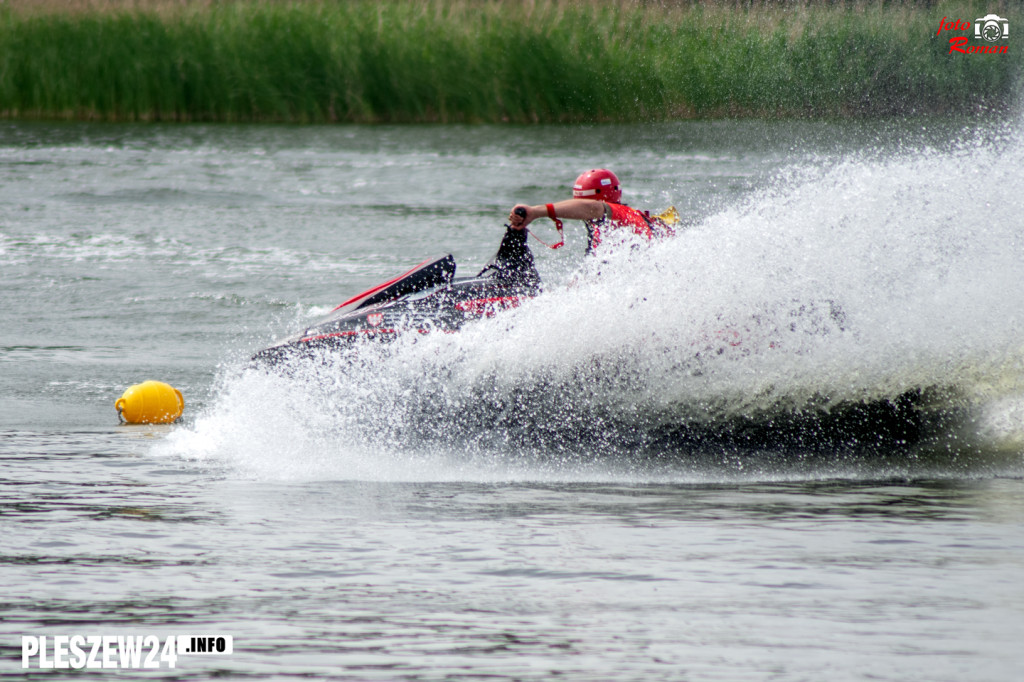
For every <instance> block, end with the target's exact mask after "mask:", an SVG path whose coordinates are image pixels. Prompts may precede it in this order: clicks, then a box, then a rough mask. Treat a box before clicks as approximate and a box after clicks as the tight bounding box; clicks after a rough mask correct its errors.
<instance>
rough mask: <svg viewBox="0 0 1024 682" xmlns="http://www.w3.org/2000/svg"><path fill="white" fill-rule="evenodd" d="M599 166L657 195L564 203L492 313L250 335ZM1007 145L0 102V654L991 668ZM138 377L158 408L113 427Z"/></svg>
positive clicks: (397, 674)
mask: <svg viewBox="0 0 1024 682" xmlns="http://www.w3.org/2000/svg"><path fill="white" fill-rule="evenodd" d="M596 166H607V167H611V168H613V169H614V170H615V171H616V172H617V173H618V174H619V177H620V178H622V180H623V184H624V188H625V199H626V201H628V202H629V203H631V204H634V205H637V206H640V207H643V208H650V209H654V210H660V209H663V208H666V207H667V206H669V205H674V206H676V207H677V208H678V209H679V212H680V213H681V214H682V215H683V216H684V220H685V223H686V227H685V228H684V229H681V230H680V231H679V234H678V235H677V236H676V237H675V238H674V239H672V240H669V241H666V242H661V243H657V244H654V245H651V246H643V247H640V248H620V249H618V250H615V249H610V250H608V252H607V253H606V254H604V255H603V256H602V257H601V259H600V260H598V259H592V258H584V256H583V251H584V236H583V235H584V231H583V229H582V228H581V227H580V226H579V225H572V224H567V233H566V237H567V245H566V247H565V248H563V249H561V250H558V251H551V250H548V249H545V248H544V247H543V246H541V245H540V244H539V242H533V248H534V253H535V255H536V257H537V260H538V267H539V269H540V271H541V274H542V276H543V278H544V280H545V283H546V284H545V287H546V291H545V293H544V295H543V296H541V297H540V298H538V299H537V300H536V301H533V302H531V303H530V304H528V305H525V306H523V307H522V308H520V309H518V310H515V311H509V312H507V313H505V314H502V315H499V316H496V317H495V318H493V319H489V320H484V321H481V322H479V323H477V324H475V325H472V326H470V327H467V328H466V329H465V330H464V331H463V332H462V333H460V334H456V335H448V334H436V335H427V336H422V337H419V338H416V339H411V338H402V339H400V340H398V341H397V342H395V343H394V344H392V345H390V346H388V347H387V348H386V349H384V350H381V349H374V348H367V349H365V350H364V352H362V353H360V355H359V357H358V358H355V359H352V360H349V361H344V362H342V361H336V362H334V361H332V362H326V363H307V365H303V366H300V367H298V368H296V369H295V371H293V372H291V373H290V374H279V373H275V372H268V371H264V370H260V369H254V368H251V367H249V366H248V364H247V359H248V358H249V357H250V356H251V355H252V354H253V353H254V352H256V351H257V350H259V349H260V348H263V347H265V346H267V345H269V344H271V343H272V342H273V341H274V340H276V339H278V338H281V337H284V336H287V335H289V334H291V333H292V332H294V331H296V330H298V329H300V328H301V327H302V326H303V325H304V324H308V323H309V322H311V321H312V320H315V319H316V318H317V317H318V316H320V315H323V314H325V313H327V312H328V311H330V310H331V309H332V308H333V307H334V306H335V305H337V304H338V303H339V302H341V301H342V300H344V299H346V298H348V297H349V296H351V295H352V294H354V293H357V292H359V291H361V290H363V289H365V288H367V287H369V286H371V285H373V284H375V283H377V282H380V281H383V280H385V279H388V278H390V277H393V276H394V275H396V274H398V273H401V272H403V271H405V270H406V269H408V268H410V267H412V266H413V265H415V264H416V263H419V262H420V261H422V260H423V259H424V258H426V257H428V256H432V255H436V254H443V253H452V254H454V255H455V258H456V260H457V261H458V263H459V264H460V266H459V274H466V273H472V272H473V271H474V269H475V268H479V267H480V266H481V265H482V264H483V263H485V262H486V261H487V259H488V258H489V257H490V255H491V254H492V253H493V251H494V250H495V248H496V247H497V243H498V240H499V238H500V236H501V234H502V231H503V228H502V223H503V222H504V221H505V217H506V216H507V214H508V210H509V208H510V207H511V206H512V205H513V204H514V203H516V202H521V201H522V202H529V203H543V202H547V201H553V200H557V199H560V198H563V197H567V196H568V194H569V189H568V188H569V185H570V184H571V181H572V180H573V179H574V178H575V177H576V175H577V174H578V173H579V172H580V171H582V170H585V169H588V168H592V167H596ZM1022 167H1024V126H1022V125H1021V124H1020V123H1019V122H1009V123H1007V122H999V121H988V122H983V121H949V120H919V121H910V122H901V123H898V124H888V123H871V124H868V123H841V124H837V123H809V122H805V123H793V122H788V123H766V122H757V121H751V122H730V121H726V122H680V123H666V124H656V125H628V126H611V125H609V126H594V127H576V126H573V127H569V126H550V127H546V126H533V127H515V126H472V127H463V126H404V127H391V126H364V127H349V126H331V127H290V126H266V127H264V126H239V127H235V126H200V125H194V126H193V125H188V126H161V125H101V124H29V123H4V124H2V126H0V287H2V288H0V291H2V294H0V296H2V298H0V300H2V306H0V460H2V466H3V470H2V473H0V524H2V525H0V530H2V533H0V651H2V654H0V677H3V678H5V679H6V678H11V679H14V678H18V679H36V678H40V679H42V678H43V677H45V678H46V679H52V678H53V676H54V675H57V676H60V675H81V674H83V673H80V672H78V671H75V670H64V671H63V672H61V671H53V670H47V669H40V667H39V665H38V663H39V659H38V658H35V659H29V665H28V667H26V668H23V667H22V663H23V661H22V638H23V637H25V636H30V637H37V636H43V635H45V636H47V637H50V638H52V637H54V636H59V635H86V636H88V635H140V636H141V635H156V636H158V637H160V638H165V637H168V636H170V635H231V636H232V637H233V653H231V654H230V655H218V656H182V657H180V658H178V660H177V662H176V667H175V668H174V669H173V670H171V669H169V668H168V666H166V665H164V666H163V667H162V669H161V670H159V671H154V670H149V671H141V670H140V671H136V672H126V673H121V674H122V675H126V676H128V675H140V676H146V677H166V678H168V679H186V680H201V679H214V678H217V679H225V678H226V679H251V678H261V679H350V680H441V679H484V678H486V679H496V680H548V679H556V678H557V679H566V680H730V681H731V680H808V681H816V680H826V679H827V680H928V681H929V682H934V681H938V680H949V681H950V682H953V681H956V682H960V681H962V680H999V681H1002V680H1006V681H1010V680H1016V679H1019V676H1020V671H1021V669H1022V668H1024V649H1022V647H1021V642H1022V641H1024V240H1022V238H1021V234H1022V228H1024V222H1022V221H1024V219H1022V216H1024V174H1022V173H1021V172H1020V169H1021V168H1022ZM534 229H535V231H536V233H537V235H538V236H539V237H541V238H542V239H545V240H547V241H551V240H552V239H553V238H554V237H555V233H554V230H553V229H552V228H551V225H550V223H546V222H545V221H539V222H538V223H537V224H536V225H535V226H534ZM598 270H599V271H600V272H599V273H598ZM146 379H158V380H162V381H166V382H168V383H170V384H172V385H174V386H176V387H177V388H179V389H180V390H181V391H182V392H183V394H184V396H185V400H186V410H185V415H184V419H183V420H182V422H181V423H179V424H175V425H170V426H129V425H121V424H119V423H118V417H117V414H116V412H115V410H114V401H115V400H116V399H117V398H118V397H119V396H120V394H121V393H122V392H123V391H124V390H125V389H126V388H127V387H128V386H130V385H131V384H135V383H138V382H141V381H143V380H146ZM51 654H52V652H51ZM109 673H110V671H106V672H104V671H86V673H85V674H93V675H96V676H98V677H101V676H105V675H107V674H109Z"/></svg>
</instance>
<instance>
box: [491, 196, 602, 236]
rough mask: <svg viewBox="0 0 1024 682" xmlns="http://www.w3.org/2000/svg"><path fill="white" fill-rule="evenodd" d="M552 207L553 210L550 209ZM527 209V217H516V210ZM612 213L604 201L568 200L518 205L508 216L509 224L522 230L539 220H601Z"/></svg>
mask: <svg viewBox="0 0 1024 682" xmlns="http://www.w3.org/2000/svg"><path fill="white" fill-rule="evenodd" d="M549 206H550V207H551V210H549V209H548V207H549ZM517 208H522V209H526V217H525V218H523V217H521V216H518V215H516V209H517ZM610 213H611V207H610V206H608V204H606V203H604V202H603V201H594V200H593V199H566V200H565V201H559V202H557V203H554V204H537V205H536V206H527V205H526V204H516V205H515V206H513V207H512V211H511V213H509V215H508V220H509V223H510V224H511V225H512V227H514V228H515V229H517V230H521V229H523V228H524V227H526V226H527V225H529V224H530V223H532V222H533V221H534V220H536V219H538V218H569V219H572V220H599V219H601V218H604V217H607V216H608V215H610Z"/></svg>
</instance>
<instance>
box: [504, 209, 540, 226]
mask: <svg viewBox="0 0 1024 682" xmlns="http://www.w3.org/2000/svg"><path fill="white" fill-rule="evenodd" d="M530 208H531V207H530V206H527V205H526V204H516V205H515V206H513V207H512V210H511V211H509V214H508V223H509V226H510V227H512V229H514V230H521V229H523V228H524V227H526V226H527V225H529V224H530V223H531V222H533V219H534V217H535V216H533V215H531V211H530Z"/></svg>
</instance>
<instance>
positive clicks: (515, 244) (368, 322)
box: [252, 226, 541, 365]
mask: <svg viewBox="0 0 1024 682" xmlns="http://www.w3.org/2000/svg"><path fill="white" fill-rule="evenodd" d="M527 233H528V230H525V229H523V230H515V229H512V228H511V227H508V226H506V230H505V235H504V237H503V238H502V240H501V244H500V246H499V247H498V252H497V253H496V254H495V256H494V258H492V259H491V261H490V262H489V263H488V264H487V265H486V266H485V267H484V268H483V269H482V270H481V271H480V272H478V273H477V274H476V276H474V277H462V278H458V277H456V276H455V258H454V257H453V256H452V255H451V254H448V255H445V256H442V257H440V258H430V259H427V260H425V261H423V262H422V263H420V264H419V265H417V266H416V267H414V268H412V269H411V270H409V271H408V272H405V273H403V274H401V275H399V276H397V277H395V278H393V279H390V280H388V281H386V282H383V283H381V284H378V285H376V286H374V287H371V288H370V289H367V290H366V291H364V292H362V293H361V294H358V295H356V296H353V297H352V298H350V299H348V300H347V301H345V302H344V303H342V304H341V305H339V306H338V307H337V308H335V309H334V310H332V311H331V312H330V314H328V315H327V316H326V317H324V318H322V319H320V320H317V321H316V322H314V323H313V324H311V325H310V326H308V327H306V328H305V329H303V330H302V331H301V332H299V333H298V334H295V335H293V336H291V337H289V338H286V339H284V340H282V341H279V342H278V343H275V344H274V345H272V346H270V347H269V348H265V349H263V350H261V351H259V352H258V353H256V354H255V355H254V356H253V357H252V361H253V362H254V363H256V364H265V365H274V364H277V363H279V362H282V361H284V360H287V359H291V358H295V357H303V356H312V355H314V354H315V353H318V352H320V351H324V350H346V349H351V348H353V347H354V346H355V345H356V344H357V343H359V342H362V341H388V340H392V339H395V338H397V337H398V336H399V335H401V334H408V333H417V334H427V333H435V332H441V333H450V332H455V331H458V330H459V329H460V328H461V327H462V326H463V325H464V324H466V323H468V322H472V321H474V320H479V319H482V318H486V317H492V316H494V315H495V314H497V313H499V312H500V311H502V310H508V309H510V308H517V307H519V306H520V305H521V304H522V303H523V302H524V301H527V300H529V299H531V298H534V297H536V296H537V295H538V294H539V293H540V292H541V280H540V275H539V274H538V272H537V268H536V266H535V264H534V260H533V253H532V252H531V251H530V247H529V246H528V245H527V243H526V239H527Z"/></svg>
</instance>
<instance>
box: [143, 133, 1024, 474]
mask: <svg viewBox="0 0 1024 682" xmlns="http://www.w3.org/2000/svg"><path fill="white" fill-rule="evenodd" d="M1021 167H1024V140H1022V135H1021V133H1020V131H1019V128H1018V129H1015V128H1012V127H1004V128H997V129H987V130H965V131H964V135H963V139H961V140H960V141H959V142H957V143H956V144H955V145H953V146H952V148H950V149H936V148H924V149H919V150H914V151H907V152H904V153H901V154H899V155H895V156H888V157H884V156H881V155H877V154H875V155H873V154H872V153H870V152H866V153H864V154H863V155H862V156H860V157H858V158H845V159H840V160H834V159H822V160H819V161H818V162H815V163H804V164H802V165H800V166H796V167H792V168H789V169H787V170H785V171H784V172H782V173H780V175H779V176H778V178H777V179H776V181H775V182H774V183H772V185H771V186H770V187H769V188H768V189H766V190H763V191H761V192H759V193H757V194H755V195H752V196H750V197H749V198H748V199H747V200H746V201H745V202H743V203H742V204H741V205H737V206H733V207H730V208H728V209H727V210H724V211H721V212H719V213H717V214H715V215H712V216H710V217H708V218H707V219H705V220H703V221H702V222H700V223H699V224H696V225H693V226H691V227H690V228H689V229H687V230H686V231H684V232H683V233H682V234H680V235H678V236H677V237H676V238H675V239H672V240H670V241H666V242H663V243H659V244H655V245H653V246H650V247H649V248H646V247H645V248H639V249H634V248H620V249H618V250H613V251H611V252H609V253H607V254H606V255H605V256H604V257H603V258H602V259H601V260H599V261H598V260H593V261H591V262H590V263H588V264H587V265H586V266H585V270H584V272H582V273H581V275H580V276H579V277H578V280H577V282H578V283H576V284H575V285H572V284H568V283H550V284H549V287H548V291H547V292H546V294H545V295H544V296H542V297H541V298H540V299H538V300H536V301H535V302H533V303H532V304H530V305H528V306H524V307H523V308H521V309H519V310H516V311H513V312H510V313H508V314H505V315H502V316H500V317H498V318H496V319H493V320H486V321H483V322H481V323H479V324H476V325H473V326H471V327H469V328H467V329H466V330H464V331H463V332H462V333H460V334H458V335H452V336H446V335H433V336H430V337H424V338H416V339H413V338H407V339H404V340H402V341H399V342H398V343H396V344H393V345H392V346H390V347H388V348H386V349H379V348H375V349H365V350H364V351H363V352H361V353H360V355H359V357H358V358H356V359H354V360H352V361H346V362H332V361H325V362H323V363H306V364H303V365H301V366H295V367H292V368H291V372H290V373H289V374H286V375H279V374H274V373H270V374H268V373H263V372H258V371H251V370H250V371H241V372H238V373H232V374H229V375H226V376H224V377H223V379H222V381H223V387H222V390H220V391H219V395H218V398H217V400H216V401H214V403H213V404H212V406H211V407H210V408H209V410H208V411H207V412H206V413H205V414H204V415H202V416H201V417H200V418H198V419H197V421H196V423H195V424H194V426H193V427H192V428H191V429H188V430H184V431H182V432H179V433H178V434H176V435H175V436H174V437H172V438H169V439H168V440H167V441H166V443H165V444H164V445H163V446H161V448H162V450H163V451H168V452H172V453H175V454H183V455H185V456H189V457H194V458H200V459H202V458H208V459H213V460H217V461H228V462H231V463H233V464H235V465H238V466H240V467H242V468H243V469H247V470H250V471H254V472H256V473H257V474H258V475H268V476H275V477H276V476H285V477H291V476H306V475H314V476H317V475H330V476H340V477H346V478H368V479H375V480H391V479H396V478H397V479H415V480H421V479H436V478H442V479H453V478H454V479H463V478H469V479H473V480H476V479H485V480H495V479H498V480H503V479H505V478H514V479H518V478H523V477H525V478H548V477H564V476H569V477H583V478H587V479H594V478H606V477H607V478H613V479H618V478H620V477H622V476H628V477H639V478H640V479H647V478H652V477H653V478H658V477H661V476H666V475H667V476H670V477H671V476H678V475H679V474H680V466H681V465H680V462H686V464H685V465H682V466H683V471H685V472H686V476H687V477H688V478H689V479H692V478H693V477H697V478H698V479H701V478H702V477H706V476H708V475H711V476H712V477H713V478H716V477H720V476H721V475H723V474H722V472H723V471H727V472H731V473H729V475H736V474H737V472H741V471H743V470H744V467H746V468H747V473H744V474H742V475H753V476H757V477H759V478H770V477H773V476H788V475H800V476H806V475H819V476H834V475H846V474H849V473H851V472H861V474H863V475H872V476H877V475H889V474H892V475H902V474H901V473H900V472H906V471H908V469H907V467H910V469H909V470H915V469H914V467H915V466H918V465H919V463H918V462H917V460H918V459H919V458H920V457H922V453H923V452H931V453H932V454H934V453H935V452H937V451H942V452H945V453H946V454H947V455H949V456H947V457H945V458H944V459H942V461H941V466H944V467H948V466H950V462H951V461H952V460H955V459H956V458H957V457H958V456H960V453H962V452H964V451H965V450H969V451H972V452H975V453H976V452H977V451H978V450H979V449H981V450H985V451H986V452H992V451H995V450H1000V451H1002V452H1003V453H1004V454H1005V453H1007V452H1008V453H1009V456H1010V459H1009V461H1010V462H1011V466H1012V467H1018V468H1019V466H1020V462H1021V458H1020V454H1021V451H1020V448H1019V446H1018V445H1019V443H1020V442H1024V436H1022V434H1024V424H1022V423H1021V422H1020V420H1019V418H1018V417H1019V415H1020V413H1021V411H1022V409H1024V408H1021V407H1020V406H1021V405H1024V334H1022V323H1024V244H1022V242H1021V237H1020V225H1021V222H1020V221H1021V218H1020V216H1022V215H1024V177H1022V176H1021V174H1020V172H1019V169H1020V168H1021ZM666 182H671V179H670V178H666ZM910 422H913V423H910ZM926 428H931V429H933V430H934V429H937V430H938V432H939V433H940V435H941V437H940V438H939V439H938V440H932V441H930V442H929V449H928V450H922V449H921V448H916V449H915V448H913V447H912V445H913V444H912V443H911V442H910V441H911V440H913V439H914V438H916V437H917V436H919V435H920V434H921V432H922V429H926ZM865 434H867V435H866V436H865ZM780 439H781V440H780ZM996 441H998V443H1000V444H1001V446H1000V447H994V446H991V444H992V443H994V442H996ZM1015 443H1016V444H1018V445H1015ZM865 445H866V447H865ZM794 453H796V454H794ZM950 453H952V454H950ZM780 458H781V459H782V460H783V461H784V462H785V465H784V466H780V465H779V461H780ZM908 458H909V459H908ZM666 459H671V460H672V462H673V464H671V465H666V464H665V462H666ZM975 459H977V458H975ZM1005 461H1006V460H1004V465H1005ZM794 462H796V464H794ZM826 462H827V463H826ZM865 462H869V463H868V464H867V465H866V464H865ZM871 462H873V463H871ZM879 462H883V463H882V464H879ZM695 463H696V464H695ZM666 466H668V468H667V469H666ZM693 467H696V469H695V468H693ZM709 471H710V472H712V473H711V474H709V473H708V472H709ZM751 472H752V473H751ZM865 472H866V473H865Z"/></svg>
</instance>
